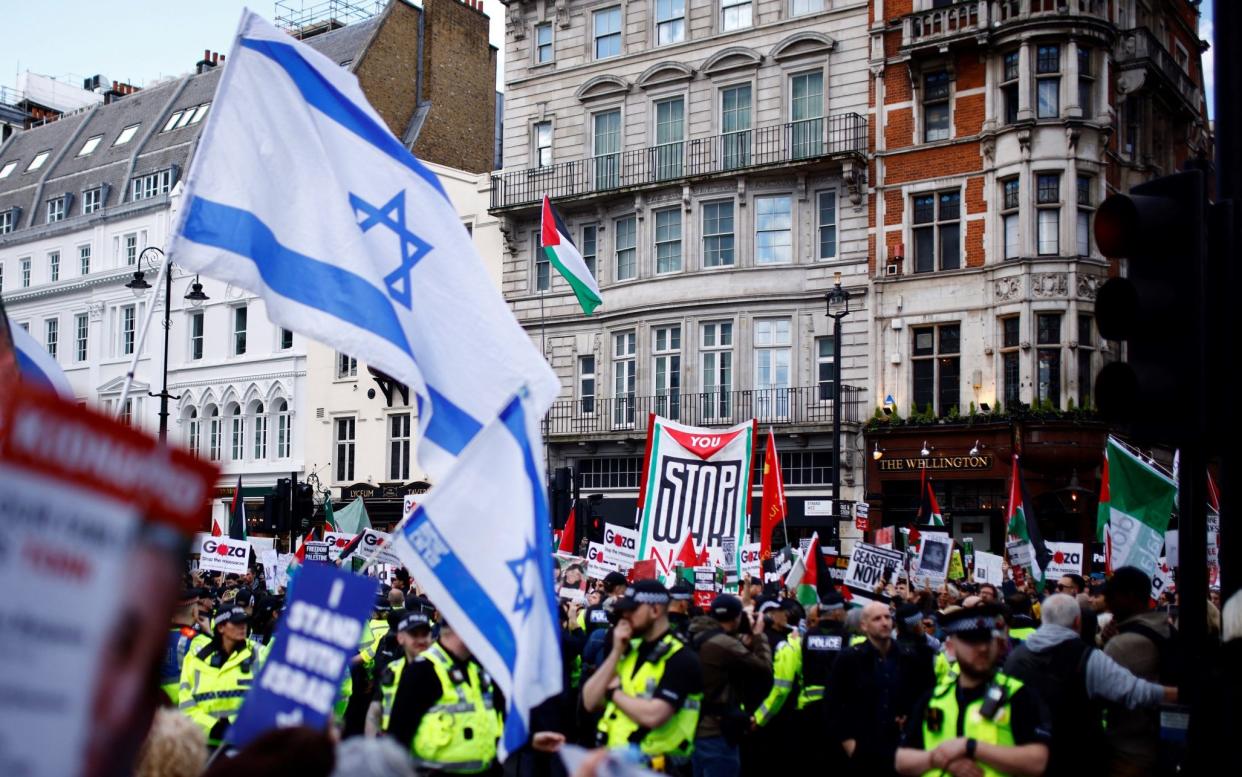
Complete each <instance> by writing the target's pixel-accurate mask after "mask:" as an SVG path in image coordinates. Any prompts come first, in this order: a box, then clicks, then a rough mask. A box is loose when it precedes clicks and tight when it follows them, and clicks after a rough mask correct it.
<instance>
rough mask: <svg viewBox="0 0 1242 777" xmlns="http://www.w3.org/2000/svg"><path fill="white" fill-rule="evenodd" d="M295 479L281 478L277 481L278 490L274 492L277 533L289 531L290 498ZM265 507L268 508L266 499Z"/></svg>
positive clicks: (274, 514) (273, 510)
mask: <svg viewBox="0 0 1242 777" xmlns="http://www.w3.org/2000/svg"><path fill="white" fill-rule="evenodd" d="M292 489H293V481H292V480H290V479H289V478H279V479H277V481H276V491H275V492H274V493H273V494H272V514H273V518H274V519H275V527H276V528H275V533H277V534H284V533H285V532H287V531H289V513H290V504H289V500H290V497H291V496H292V494H291V493H290V492H291V491H292ZM264 509H266V500H265V505H264Z"/></svg>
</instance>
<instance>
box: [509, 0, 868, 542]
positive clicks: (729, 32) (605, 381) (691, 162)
mask: <svg viewBox="0 0 1242 777" xmlns="http://www.w3.org/2000/svg"><path fill="white" fill-rule="evenodd" d="M506 5H507V18H506V72H505V81H506V90H505V132H504V160H505V169H504V170H502V171H498V172H497V173H496V174H495V175H494V176H493V179H492V187H493V188H492V193H491V196H492V213H494V214H496V215H497V216H498V217H499V218H500V220H501V228H502V230H503V231H504V233H505V238H506V247H507V251H506V255H505V263H504V273H503V288H504V292H505V295H506V298H507V299H509V300H510V302H511V303H512V305H513V308H514V310H515V312H516V314H517V316H518V319H519V320H520V321H521V323H522V324H523V326H525V327H526V328H527V330H528V331H529V332H530V334H531V337H532V338H534V339H535V340H536V342H540V343H542V347H543V349H544V351H545V353H546V354H547V356H548V359H549V361H550V362H551V364H552V366H553V367H554V369H555V370H556V371H557V373H558V375H559V376H560V377H561V381H562V385H563V394H562V399H561V400H560V401H559V402H558V403H557V404H556V405H555V406H554V407H553V409H552V411H551V413H550V414H549V416H548V420H547V426H546V430H547V435H546V442H547V446H548V459H549V466H550V467H552V468H556V467H561V466H568V467H572V468H573V469H574V470H575V472H576V473H578V475H579V477H580V487H581V492H582V494H583V495H584V496H585V495H587V494H589V493H602V494H604V495H605V502H604V505H605V506H604V507H603V508H602V509H603V510H604V511H605V512H606V513H607V514H608V515H609V516H610V517H614V518H616V519H618V520H621V521H625V520H632V519H633V505H634V501H635V498H636V495H637V486H638V477H639V470H640V469H641V462H642V455H643V445H644V438H645V434H646V429H647V415H648V413H649V412H654V413H658V414H660V415H662V416H665V417H671V418H675V419H679V420H681V421H683V422H686V423H690V424H697V425H724V424H732V423H737V422H740V421H744V420H748V419H750V418H756V419H757V420H758V423H759V425H760V427H761V428H762V430H763V431H764V432H766V430H767V429H768V428H769V427H771V428H773V429H774V430H775V431H776V434H777V443H778V447H779V448H780V449H781V451H782V453H781V459H782V461H781V465H782V468H783V470H784V474H785V482H786V484H787V488H788V496H789V503H790V513H791V519H790V524H791V526H794V527H797V526H810V525H815V526H819V527H821V528H823V527H824V526H826V525H827V524H829V523H830V522H831V518H830V516H829V515H827V514H826V512H825V511H824V510H823V507H822V504H823V500H824V499H825V497H827V496H828V495H829V484H830V482H831V473H832V469H833V467H836V466H840V467H841V482H842V487H843V490H842V494H841V497H842V501H848V500H852V499H853V498H855V497H856V496H861V493H862V492H861V489H860V487H861V474H862V469H861V455H860V452H861V440H860V438H859V436H858V434H857V431H858V422H859V421H860V420H862V418H863V412H864V408H866V407H869V406H870V404H871V403H872V401H873V400H872V398H871V397H870V395H869V390H868V388H867V382H868V374H869V366H868V363H867V353H868V350H869V348H870V343H869V334H868V326H867V314H866V312H865V310H866V308H867V306H868V305H869V304H870V300H869V295H868V291H867V287H868V280H869V274H868V252H867V247H868V243H867V240H868V223H867V219H868V214H869V211H868V195H867V191H866V182H865V172H866V170H865V165H866V144H867V121H866V119H865V114H866V111H867V100H868V88H869V86H868V84H869V77H868V71H867V64H868V62H867V61H868V57H869V49H868V46H869V43H868V36H867V21H868V19H867V4H866V3H865V2H843V1H842V0H835V1H834V2H827V1H826V0H824V1H822V2H819V1H816V0H758V1H756V2H723V3H722V2H711V3H681V2H676V1H673V2H665V1H664V0H658V1H657V0H650V1H649V2H648V1H646V0H628V1H627V2H573V1H570V2H552V1H551V0H535V1H534V2H518V1H517V0H514V1H513V2H509V3H507V4H506ZM545 194H546V195H548V196H550V197H551V199H552V201H553V203H554V204H555V206H556V208H557V209H558V211H559V212H560V213H561V215H562V216H563V218H564V220H565V222H566V224H567V226H568V228H569V230H570V231H571V233H572V237H573V240H574V241H575V242H576V243H577V245H578V247H579V248H580V249H581V250H582V251H583V253H584V255H585V256H586V257H587V261H588V263H589V264H590V265H591V266H592V267H593V268H594V272H595V274H596V277H597V278H598V280H599V284H600V288H601V291H602V296H603V305H602V307H600V308H599V309H598V310H596V311H595V313H594V315H592V316H590V317H586V316H584V315H583V313H582V310H581V309H580V308H579V307H578V305H577V303H576V301H575V299H574V297H573V295H572V294H571V293H570V290H569V287H568V286H567V285H566V284H565V283H564V282H563V281H562V279H560V278H559V277H557V276H556V274H555V272H553V271H552V270H551V268H550V267H549V265H548V264H547V263H546V262H545V261H544V260H543V257H542V254H541V252H540V251H539V250H538V242H537V241H538V230H539V225H540V201H541V200H542V198H543V196H544V195H545ZM838 274H839V277H840V278H841V283H842V285H843V287H844V288H845V289H847V290H849V291H850V293H851V295H852V297H851V311H852V312H851V314H850V315H849V316H847V317H846V318H845V319H844V321H843V336H842V342H841V343H836V342H834V341H833V338H832V328H831V325H830V322H829V319H828V318H827V317H826V315H825V293H826V292H827V291H828V290H829V288H831V287H832V286H833V284H834V280H835V278H836V277H838ZM838 369H839V370H841V372H842V381H843V383H844V389H843V391H842V395H841V397H839V398H837V397H834V396H833V387H832V383H833V377H834V373H835V371H836V370H838ZM833 413H840V414H841V417H842V419H843V421H844V422H845V434H844V435H843V441H842V446H841V450H840V451H834V450H833V444H832V437H831V434H830V431H831V422H832V415H833ZM758 494H759V491H758V489H756V491H755V495H756V499H757V498H758ZM808 503H809V505H810V506H809V507H808Z"/></svg>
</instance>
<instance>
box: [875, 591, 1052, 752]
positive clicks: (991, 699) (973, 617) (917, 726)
mask: <svg viewBox="0 0 1242 777" xmlns="http://www.w3.org/2000/svg"><path fill="white" fill-rule="evenodd" d="M999 614H1000V613H999V611H998V610H997V608H995V607H994V606H992V605H986V606H982V607H972V608H969V609H967V608H962V609H959V610H957V611H955V612H953V613H951V614H949V615H947V616H945V618H944V619H943V627H944V630H945V634H946V635H947V637H948V640H949V642H950V643H951V644H952V645H953V649H954V653H955V654H956V656H957V662H958V668H959V671H958V672H957V673H956V674H955V675H953V676H952V677H951V678H947V679H946V680H944V681H942V682H941V683H940V684H939V685H938V686H937V687H936V688H935V690H934V692H931V693H929V694H927V695H926V696H925V698H924V700H923V701H922V702H920V703H918V704H916V705H915V707H914V710H913V714H911V715H910V717H909V718H908V719H907V721H906V725H905V731H904V735H903V737H902V743H901V747H900V748H899V749H898V750H897V751H896V758H895V763H896V769H897V772H898V773H900V774H910V775H917V774H926V773H933V774H934V773H939V774H945V773H949V774H954V775H958V774H978V773H979V770H980V769H986V770H987V773H989V774H1022V775H1039V774H1043V773H1044V769H1045V768H1046V766H1047V763H1048V752H1049V748H1048V742H1049V738H1050V728H1051V726H1050V723H1049V721H1048V718H1047V714H1046V712H1045V711H1044V710H1043V708H1042V707H1041V705H1040V703H1039V700H1038V699H1037V698H1036V696H1035V694H1034V693H1032V692H1031V691H1030V689H1028V688H1026V687H1025V686H1024V685H1023V683H1022V681H1021V680H1017V679H1014V678H1012V677H1008V676H1006V675H1005V674H1004V673H1002V672H998V671H997V670H996V661H997V659H998V658H999V656H1000V645H1001V642H1000V641H999V640H997V639H996V637H997V633H998V629H997V622H998V621H997V616H998V615H999ZM971 767H974V768H973V769H972V768H971Z"/></svg>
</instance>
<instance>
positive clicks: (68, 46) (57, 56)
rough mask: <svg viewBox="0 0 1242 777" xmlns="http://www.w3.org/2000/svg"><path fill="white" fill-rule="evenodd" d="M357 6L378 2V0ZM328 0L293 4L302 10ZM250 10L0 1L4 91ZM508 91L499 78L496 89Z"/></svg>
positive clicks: (230, 21)
mask: <svg viewBox="0 0 1242 777" xmlns="http://www.w3.org/2000/svg"><path fill="white" fill-rule="evenodd" d="M352 1H353V2H355V3H356V4H358V5H363V6H367V5H374V4H375V0H352ZM1236 1H1238V0H1235V2H1236ZM322 2H323V0H290V3H291V4H292V5H295V6H297V7H302V6H303V5H305V6H315V5H319V4H321V3H322ZM483 3H484V9H485V10H486V11H487V13H488V14H489V15H490V16H491V20H492V35H491V37H492V43H493V44H495V45H496V46H497V47H499V49H500V72H504V34H505V31H504V11H505V8H504V6H503V5H501V4H500V0H483ZM1212 3H1213V0H1204V2H1203V5H1202V11H1203V16H1202V19H1201V23H1200V35H1201V36H1202V37H1203V38H1205V39H1206V40H1207V41H1209V42H1211V41H1212V40H1213V35H1212V21H1211V19H1212ZM416 4H418V3H416ZM246 5H247V3H246V2H244V0H199V1H198V2H189V1H187V0H172V1H171V2H170V0H112V2H110V3H100V2H98V0H0V9H3V7H4V6H12V7H10V8H9V9H8V13H5V14H3V18H4V31H3V34H4V44H3V45H2V46H0V86H14V85H15V84H16V83H17V74H18V73H19V72H21V71H23V70H32V71H34V72H36V73H42V74H44V75H50V76H57V77H64V78H67V79H70V80H71V81H73V82H74V83H78V84H80V83H81V79H82V78H84V77H86V76H91V75H95V74H96V73H101V74H103V75H104V76H106V77H107V78H108V79H109V80H114V81H127V82H129V83H132V84H135V85H138V86H142V85H144V84H148V83H151V82H152V81H155V80H158V79H160V78H165V77H167V76H178V75H182V74H184V73H188V72H189V71H191V70H193V69H194V63H195V62H197V61H198V60H199V58H200V57H202V55H203V49H211V50H213V51H221V52H226V53H227V52H228V50H229V45H230V44H231V42H232V40H233V34H234V33H235V32H236V31H237V21H238V19H239V18H240V16H241V10H242V8H244V7H245V6H246ZM249 5H250V6H251V8H252V9H253V10H255V11H256V12H258V13H260V14H262V15H263V16H264V17H266V18H268V19H271V18H273V16H274V15H275V13H274V8H275V4H274V3H273V2H271V0H251V2H250V3H249ZM14 9H20V10H17V11H14ZM1215 53H1216V50H1215V48H1211V49H1209V50H1208V52H1207V53H1206V54H1204V55H1203V69H1204V75H1205V78H1206V82H1207V83H1206V85H1207V94H1208V106H1209V107H1208V111H1209V113H1212V114H1214V113H1215V110H1214V106H1213V94H1214V89H1213V83H1212V82H1213V77H1212V60H1213V57H1214V55H1215ZM502 87H503V84H501V83H500V80H499V76H498V77H497V88H502Z"/></svg>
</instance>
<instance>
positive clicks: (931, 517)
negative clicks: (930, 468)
mask: <svg viewBox="0 0 1242 777" xmlns="http://www.w3.org/2000/svg"><path fill="white" fill-rule="evenodd" d="M918 522H919V523H920V524H922V525H924V526H926V525H927V524H931V525H932V526H944V513H942V512H940V505H939V504H938V503H937V502H936V492H935V491H934V490H932V484H931V481H930V480H928V478H927V469H926V468H924V469H923V477H922V481H921V485H920V486H919V512H918Z"/></svg>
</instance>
